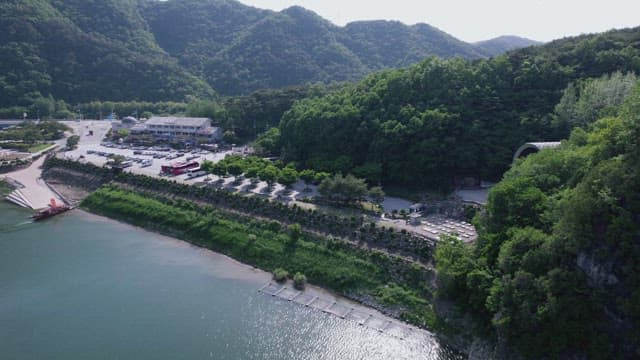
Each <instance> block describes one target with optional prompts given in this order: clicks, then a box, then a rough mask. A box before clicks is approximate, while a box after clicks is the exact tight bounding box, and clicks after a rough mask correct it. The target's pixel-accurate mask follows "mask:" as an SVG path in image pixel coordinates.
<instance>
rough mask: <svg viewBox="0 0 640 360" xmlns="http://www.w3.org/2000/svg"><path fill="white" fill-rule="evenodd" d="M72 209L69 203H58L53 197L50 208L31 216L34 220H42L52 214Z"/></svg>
mask: <svg viewBox="0 0 640 360" xmlns="http://www.w3.org/2000/svg"><path fill="white" fill-rule="evenodd" d="M68 210H71V208H70V207H69V206H67V205H58V204H57V203H56V200H55V199H53V198H52V199H51V203H50V204H49V208H48V209H45V210H41V211H39V212H38V213H36V214H33V215H32V216H31V218H32V219H33V221H40V220H44V219H46V218H50V217H52V216H55V215H58V214H61V213H63V212H65V211H68Z"/></svg>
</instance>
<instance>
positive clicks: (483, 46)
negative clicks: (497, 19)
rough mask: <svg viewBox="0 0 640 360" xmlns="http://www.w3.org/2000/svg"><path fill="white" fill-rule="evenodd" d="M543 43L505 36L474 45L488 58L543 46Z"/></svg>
mask: <svg viewBox="0 0 640 360" xmlns="http://www.w3.org/2000/svg"><path fill="white" fill-rule="evenodd" d="M541 44H542V43H540V42H537V41H532V40H529V39H526V38H523V37H520V36H513V35H504V36H498V37H497V38H493V39H489V40H484V41H478V42H475V43H473V45H475V46H476V47H478V48H480V51H481V52H482V53H483V54H485V55H488V56H496V55H500V54H503V53H505V52H507V51H511V50H515V49H519V48H524V47H528V46H531V45H541Z"/></svg>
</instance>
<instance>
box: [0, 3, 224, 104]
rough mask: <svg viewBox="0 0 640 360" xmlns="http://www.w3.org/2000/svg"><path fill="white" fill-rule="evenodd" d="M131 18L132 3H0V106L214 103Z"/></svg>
mask: <svg viewBox="0 0 640 360" xmlns="http://www.w3.org/2000/svg"><path fill="white" fill-rule="evenodd" d="M135 14H138V10H137V5H136V1H134V0H108V1H47V0H27V1H22V0H20V1H18V0H9V1H3V2H1V3H0V18H2V21H1V22H0V107H2V108H8V107H12V106H32V105H33V104H34V103H36V102H38V100H40V99H45V101H46V100H48V99H51V97H53V98H55V99H56V100H58V101H66V102H67V103H73V104H75V103H77V102H87V101H91V100H96V99H99V100H116V101H130V100H153V101H165V100H180V99H185V98H186V97H187V96H188V95H193V96H205V97H211V96H213V95H214V92H213V90H212V89H211V87H210V86H209V85H207V84H206V83H205V82H204V81H202V80H200V79H198V78H197V77H195V76H193V75H191V74H190V73H189V72H188V71H186V70H184V68H183V67H181V66H180V65H179V64H178V63H177V61H175V60H174V59H173V58H171V57H170V56H168V55H167V54H166V53H164V51H162V50H161V49H159V48H158V47H157V46H156V45H155V43H154V41H153V35H152V34H150V33H149V32H148V31H147V30H145V27H144V26H143V25H144V24H139V20H140V17H139V14H138V16H135ZM59 106H60V107H61V106H62V104H59ZM30 110H36V109H33V108H31V109H30Z"/></svg>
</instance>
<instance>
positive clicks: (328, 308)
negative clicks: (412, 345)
mask: <svg viewBox="0 0 640 360" xmlns="http://www.w3.org/2000/svg"><path fill="white" fill-rule="evenodd" d="M258 291H259V292H260V293H262V294H265V295H271V296H273V297H276V298H278V299H281V300H284V301H289V302H292V303H296V304H298V305H299V306H304V307H308V308H311V309H315V310H318V311H322V312H324V313H326V314H330V315H332V316H336V317H338V318H340V319H344V320H347V321H353V322H355V323H357V324H358V325H361V326H366V327H368V328H371V329H374V330H377V331H379V332H381V333H385V334H387V335H389V336H394V337H397V338H400V339H405V338H407V337H408V336H410V335H411V333H412V332H414V331H417V329H415V328H413V327H411V326H409V325H408V324H406V323H402V322H400V321H394V320H391V319H389V318H387V317H385V316H383V315H381V314H377V313H375V312H373V311H371V310H367V309H366V308H365V307H362V306H359V305H356V304H352V303H350V302H348V301H347V300H344V299H340V298H335V297H332V296H330V295H328V294H327V293H324V292H321V291H318V290H314V289H306V290H298V289H296V288H294V287H293V286H291V285H290V284H287V283H282V284H281V283H278V282H275V281H270V282H268V283H267V284H265V285H264V286H262V287H261V288H260V290H258Z"/></svg>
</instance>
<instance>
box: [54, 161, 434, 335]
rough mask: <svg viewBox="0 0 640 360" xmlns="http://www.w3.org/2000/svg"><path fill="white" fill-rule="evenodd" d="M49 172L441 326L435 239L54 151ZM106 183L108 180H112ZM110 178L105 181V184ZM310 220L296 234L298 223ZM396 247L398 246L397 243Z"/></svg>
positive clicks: (189, 235) (239, 255)
mask: <svg viewBox="0 0 640 360" xmlns="http://www.w3.org/2000/svg"><path fill="white" fill-rule="evenodd" d="M45 167H46V168H47V171H46V172H45V175H44V176H45V178H47V179H48V180H49V181H50V182H51V181H56V182H57V183H58V184H59V185H60V187H66V186H69V185H71V186H72V187H75V188H82V189H85V190H86V191H88V192H90V191H94V190H96V189H97V191H95V192H93V193H92V194H91V195H90V196H89V197H88V198H86V199H85V201H84V202H83V206H84V207H85V208H86V209H88V210H89V211H91V212H94V213H97V214H101V215H105V216H108V217H111V218H115V219H118V220H121V221H124V222H127V223H131V224H134V225H137V226H140V227H143V228H146V229H149V230H153V231H156V232H160V233H162V234H166V235H170V236H173V237H177V238H180V239H183V240H186V241H189V242H192V243H194V244H197V245H199V246H203V247H206V248H209V249H212V250H215V251H217V252H220V253H223V254H226V255H229V256H231V257H233V258H235V259H237V260H240V261H243V262H245V263H248V264H251V265H253V266H256V267H259V268H262V269H264V270H268V271H272V270H274V269H275V268H278V267H281V268H284V269H286V270H287V271H288V272H289V273H290V274H294V273H296V272H302V273H304V274H305V275H306V276H307V278H308V279H309V280H310V282H311V283H314V284H317V285H322V286H324V287H326V288H329V289H332V290H335V291H337V292H339V293H341V294H343V295H345V296H347V297H350V298H352V299H355V300H358V301H360V302H363V303H365V304H367V305H369V306H372V307H375V308H377V309H379V310H381V311H383V312H384V313H386V314H387V315H390V316H394V317H397V318H401V319H404V320H406V321H409V322H411V323H413V324H414V325H417V326H421V327H427V328H430V329H432V330H433V329H434V327H436V323H437V322H436V318H435V315H434V313H433V309H432V306H431V299H432V290H433V288H432V284H433V279H434V274H433V270H432V268H431V266H430V263H429V261H430V256H431V248H430V245H429V243H427V242H425V241H421V239H418V238H415V237H413V236H412V235H410V234H407V233H402V232H397V231H391V230H390V229H384V228H379V227H375V226H370V224H364V223H363V220H362V218H361V217H357V216H348V217H347V216H335V215H330V214H326V213H322V212H319V211H308V210H304V209H300V208H297V207H289V206H286V205H284V204H281V203H279V202H270V201H268V200H265V199H261V198H251V197H246V196H242V195H238V194H233V193H229V192H227V191H223V190H219V189H213V188H199V187H195V186H189V185H184V184H177V183H175V182H173V181H169V180H165V179H158V178H151V177H147V176H141V175H133V174H127V173H121V174H115V173H113V172H112V171H111V170H109V169H106V168H100V167H96V166H93V165H90V164H80V163H77V162H72V161H66V160H60V159H50V160H49V161H48V162H47V164H46V165H45ZM103 184H107V185H103ZM101 186H102V187H101ZM291 224H299V225H301V232H300V233H299V234H295V232H293V231H291V230H290V228H289V225H291ZM390 244H391V245H392V246H389V245H390Z"/></svg>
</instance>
